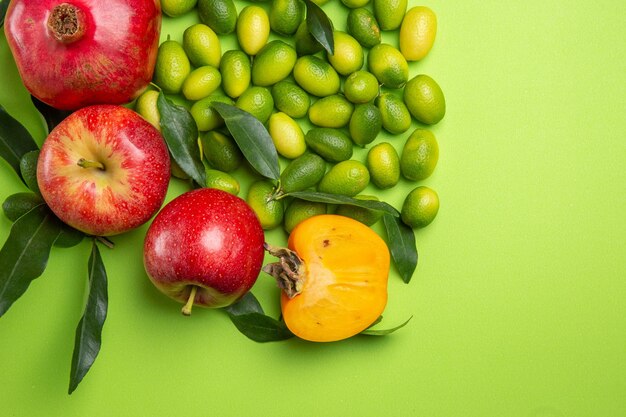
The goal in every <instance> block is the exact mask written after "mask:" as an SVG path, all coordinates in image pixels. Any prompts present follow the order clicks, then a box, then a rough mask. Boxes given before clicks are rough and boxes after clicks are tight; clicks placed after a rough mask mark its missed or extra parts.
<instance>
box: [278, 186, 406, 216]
mask: <svg viewBox="0 0 626 417" xmlns="http://www.w3.org/2000/svg"><path fill="white" fill-rule="evenodd" d="M283 197H294V198H299V199H301V200H306V201H313V202H316V203H327V204H350V205H352V206H357V207H363V208H366V209H370V210H377V211H382V212H383V213H385V214H387V215H389V216H392V217H397V216H399V215H400V214H399V213H398V210H396V209H395V208H393V206H391V205H389V204H387V203H385V202H384V201H375V200H361V199H357V198H352V197H348V196H345V195H341V194H329V193H319V192H317V191H294V192H291V193H286V194H283Z"/></svg>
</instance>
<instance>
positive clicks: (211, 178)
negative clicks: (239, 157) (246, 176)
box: [205, 168, 240, 195]
mask: <svg viewBox="0 0 626 417" xmlns="http://www.w3.org/2000/svg"><path fill="white" fill-rule="evenodd" d="M205 172H206V187H207V188H217V189H218V190H222V191H226V192H227V193H230V194H232V195H237V194H239V188H240V187H239V181H237V179H236V178H235V177H233V176H232V175H230V174H228V173H226V172H224V171H220V170H217V169H211V168H209V169H206V170H205Z"/></svg>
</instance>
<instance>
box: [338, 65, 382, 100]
mask: <svg viewBox="0 0 626 417" xmlns="http://www.w3.org/2000/svg"><path fill="white" fill-rule="evenodd" d="M378 93H379V86H378V80H377V79H376V77H375V76H374V74H372V73H371V72H368V71H365V70H359V71H355V72H353V73H352V74H350V75H349V76H348V78H346V80H345V82H344V84H343V94H344V95H345V96H346V98H347V99H348V100H350V101H351V102H353V103H354V104H361V103H368V102H370V101H372V100H374V99H375V98H376V96H378Z"/></svg>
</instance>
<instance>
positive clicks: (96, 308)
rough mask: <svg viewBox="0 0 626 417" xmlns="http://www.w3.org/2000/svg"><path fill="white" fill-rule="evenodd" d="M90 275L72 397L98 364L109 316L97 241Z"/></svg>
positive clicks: (76, 342) (78, 336) (77, 342)
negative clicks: (104, 328)
mask: <svg viewBox="0 0 626 417" xmlns="http://www.w3.org/2000/svg"><path fill="white" fill-rule="evenodd" d="M87 272H88V277H89V288H88V291H89V293H88V296H87V303H86V305H85V310H84V312H83V317H82V318H81V319H80V321H79V322H78V326H77V327H76V338H75V340H74V353H73V355H72V369H71V371H70V386H69V390H68V394H71V393H72V392H74V390H75V389H76V387H77V386H78V384H79V383H80V381H82V379H83V377H84V376H85V375H86V374H87V372H88V371H89V369H90V368H91V365H93V363H94V361H95V360H96V357H97V356H98V352H100V346H101V344H102V328H103V326H104V321H105V319H106V316H107V307H108V295H107V273H106V270H105V268H104V264H103V263H102V258H101V257H100V250H99V249H98V245H97V244H96V240H95V239H94V240H93V245H92V247H91V256H89V263H88V266H87Z"/></svg>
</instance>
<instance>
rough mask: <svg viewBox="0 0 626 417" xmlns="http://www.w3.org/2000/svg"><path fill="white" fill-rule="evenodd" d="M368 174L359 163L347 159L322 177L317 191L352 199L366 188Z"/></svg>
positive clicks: (364, 167)
mask: <svg viewBox="0 0 626 417" xmlns="http://www.w3.org/2000/svg"><path fill="white" fill-rule="evenodd" d="M369 182H370V174H369V171H368V170H367V167H366V166H365V165H363V163H361V162H360V161H357V160H354V159H349V160H346V161H341V162H339V163H337V164H336V165H333V166H332V167H331V168H330V170H328V172H327V173H326V174H325V175H324V177H323V178H322V180H321V181H320V183H319V184H318V185H317V190H318V191H319V192H322V193H329V194H341V195H345V196H348V197H354V196H355V195H357V194H359V193H360V192H361V191H363V190H364V189H365V187H367V185H368V184H369Z"/></svg>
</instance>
